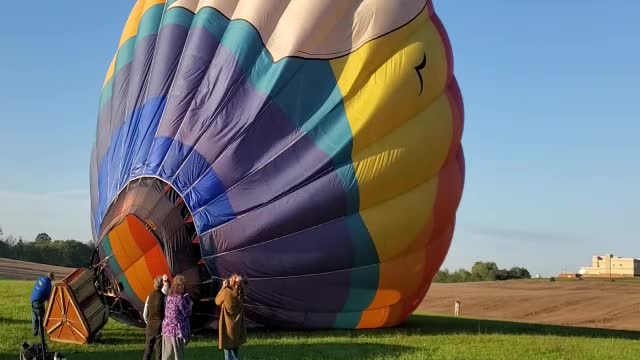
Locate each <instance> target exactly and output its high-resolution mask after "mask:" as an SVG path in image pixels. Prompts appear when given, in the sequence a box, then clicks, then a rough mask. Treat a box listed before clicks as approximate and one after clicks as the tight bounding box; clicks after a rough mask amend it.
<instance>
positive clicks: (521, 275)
mask: <svg viewBox="0 0 640 360" xmlns="http://www.w3.org/2000/svg"><path fill="white" fill-rule="evenodd" d="M509 278H510V279H531V274H530V273H529V270H527V269H525V268H523V267H512V268H511V270H509Z"/></svg>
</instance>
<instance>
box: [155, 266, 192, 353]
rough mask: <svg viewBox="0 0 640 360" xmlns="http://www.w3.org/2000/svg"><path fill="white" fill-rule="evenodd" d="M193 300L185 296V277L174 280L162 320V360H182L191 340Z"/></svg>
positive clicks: (179, 276)
mask: <svg viewBox="0 0 640 360" xmlns="http://www.w3.org/2000/svg"><path fill="white" fill-rule="evenodd" d="M190 301H191V299H190V298H189V297H188V296H185V284H184V276H182V275H177V276H176V277H175V278H173V283H172V284H171V289H170V290H169V295H168V296H167V301H166V304H165V308H164V320H162V360H169V359H171V358H173V359H175V360H181V359H183V358H184V348H185V346H186V345H187V344H188V343H189V340H190V339H191V326H190V323H189V317H190V316H191V303H190Z"/></svg>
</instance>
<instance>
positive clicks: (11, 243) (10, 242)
mask: <svg viewBox="0 0 640 360" xmlns="http://www.w3.org/2000/svg"><path fill="white" fill-rule="evenodd" d="M4 242H6V243H7V244H8V245H9V246H14V245H15V244H16V243H17V242H18V240H16V237H15V236H13V235H11V234H9V236H7V238H6V239H4Z"/></svg>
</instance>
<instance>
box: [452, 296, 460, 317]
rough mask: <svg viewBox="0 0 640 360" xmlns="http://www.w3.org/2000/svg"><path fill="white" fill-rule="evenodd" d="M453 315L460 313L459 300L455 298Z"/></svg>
mask: <svg viewBox="0 0 640 360" xmlns="http://www.w3.org/2000/svg"><path fill="white" fill-rule="evenodd" d="M453 313H454V315H455V316H456V317H457V316H458V315H459V314H460V300H459V299H458V298H456V304H455V306H454V310H453Z"/></svg>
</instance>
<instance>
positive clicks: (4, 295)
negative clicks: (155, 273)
mask: <svg viewBox="0 0 640 360" xmlns="http://www.w3.org/2000/svg"><path fill="white" fill-rule="evenodd" d="M31 285H32V283H31V282H29V281H11V280H0V359H16V358H17V354H18V351H19V346H20V344H22V342H23V341H25V340H27V341H34V340H36V339H35V338H34V337H32V336H31V320H30V319H31V318H30V316H31V315H30V308H29V306H30V305H29V301H28V296H29V294H30V291H31ZM214 335H215V334H213V333H205V334H199V335H196V336H195V337H194V340H193V342H191V343H190V344H189V345H188V347H187V350H186V358H187V359H216V358H218V359H222V358H224V357H223V354H222V353H221V352H220V351H219V350H217V348H216V342H215V337H214ZM249 337H250V341H249V343H248V344H247V346H245V347H244V349H243V358H244V359H275V360H288V359H323V360H329V359H365V360H369V359H406V360H410V359H415V360H417V359H420V360H424V359H438V360H440V359H443V360H453V359H474V360H476V359H523V360H534V359H535V360H538V359H553V360H556V359H576V360H589V359H598V360H601V359H616V360H620V359H623V360H624V359H636V358H637V354H638V353H639V352H640V341H638V340H639V339H640V333H637V332H630V331H613V330H597V329H587V328H571V327H560V326H549V325H533V324H521V323H512V322H503V321H485V320H476V319H465V318H457V319H456V318H448V317H440V316H429V315H414V316H413V317H412V318H410V319H409V321H408V322H407V323H406V324H405V325H404V326H402V327H399V328H394V329H381V330H370V331H267V330H260V331H251V332H250V333H249ZM143 345H144V335H143V332H142V331H141V330H140V329H136V328H130V327H126V326H123V325H121V324H119V323H117V322H115V321H113V320H110V321H109V323H108V324H107V326H106V327H105V329H104V330H103V333H102V336H101V338H100V342H99V343H97V344H91V345H85V346H77V345H68V344H59V343H51V342H50V343H49V346H50V348H52V349H54V350H57V351H60V352H62V353H63V354H65V355H66V357H67V359H69V360H76V359H77V360H80V359H96V360H101V359H116V360H126V359H140V358H141V357H142V352H143Z"/></svg>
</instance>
